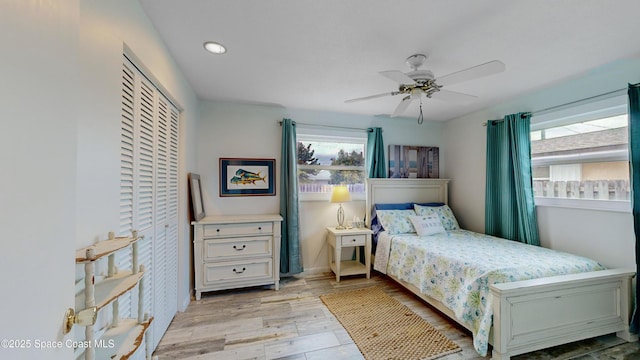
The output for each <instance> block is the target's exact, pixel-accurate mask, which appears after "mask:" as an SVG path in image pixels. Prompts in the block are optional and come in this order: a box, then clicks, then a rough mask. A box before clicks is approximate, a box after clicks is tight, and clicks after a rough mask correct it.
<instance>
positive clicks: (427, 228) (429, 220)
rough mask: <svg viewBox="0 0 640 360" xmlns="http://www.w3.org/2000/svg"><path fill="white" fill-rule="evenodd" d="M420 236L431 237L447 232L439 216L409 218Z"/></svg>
mask: <svg viewBox="0 0 640 360" xmlns="http://www.w3.org/2000/svg"><path fill="white" fill-rule="evenodd" d="M409 219H410V220H411V223H412V224H413V227H414V228H415V229H416V232H417V233H418V235H419V236H429V235H433V234H438V233H443V232H445V229H444V226H442V221H440V217H438V216H437V215H428V216H412V217H410V218H409Z"/></svg>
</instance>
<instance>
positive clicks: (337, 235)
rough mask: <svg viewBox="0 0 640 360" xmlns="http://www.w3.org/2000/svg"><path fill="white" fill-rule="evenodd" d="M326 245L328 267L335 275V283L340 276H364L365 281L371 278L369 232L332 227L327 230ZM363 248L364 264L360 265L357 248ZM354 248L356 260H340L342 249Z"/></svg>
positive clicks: (367, 230)
mask: <svg viewBox="0 0 640 360" xmlns="http://www.w3.org/2000/svg"><path fill="white" fill-rule="evenodd" d="M327 231H328V233H327V245H328V247H329V248H328V253H329V267H330V268H331V270H332V271H333V272H334V273H335V274H336V281H337V282H340V276H346V275H358V274H365V275H367V279H369V277H370V276H371V234H372V232H371V230H369V229H366V228H363V229H344V230H338V229H336V228H334V227H330V228H327ZM360 246H364V254H365V255H364V260H365V261H364V262H365V264H364V265H363V264H361V263H360V251H358V247H360ZM347 247H354V248H355V251H356V260H342V261H341V255H342V248H347Z"/></svg>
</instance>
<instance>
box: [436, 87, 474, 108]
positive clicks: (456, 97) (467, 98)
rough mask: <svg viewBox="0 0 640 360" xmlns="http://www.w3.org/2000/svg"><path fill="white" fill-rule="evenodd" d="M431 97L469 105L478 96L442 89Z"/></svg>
mask: <svg viewBox="0 0 640 360" xmlns="http://www.w3.org/2000/svg"><path fill="white" fill-rule="evenodd" d="M431 98H432V99H438V100H442V101H446V102H452V103H457V104H461V105H467V104H470V103H472V102H473V101H474V100H475V99H477V98H478V97H477V96H474V95H469V94H463V93H459V92H455V91H449V90H442V89H440V91H437V92H435V93H433V94H431Z"/></svg>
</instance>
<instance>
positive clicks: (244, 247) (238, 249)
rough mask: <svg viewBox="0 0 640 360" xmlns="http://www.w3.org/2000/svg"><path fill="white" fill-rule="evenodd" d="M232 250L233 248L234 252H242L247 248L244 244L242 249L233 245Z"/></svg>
mask: <svg viewBox="0 0 640 360" xmlns="http://www.w3.org/2000/svg"><path fill="white" fill-rule="evenodd" d="M233 248H234V249H236V251H242V250H244V249H246V248H247V245H246V244H245V245H242V247H241V248H238V247H237V246H236V245H233Z"/></svg>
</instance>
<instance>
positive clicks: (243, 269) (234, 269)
mask: <svg viewBox="0 0 640 360" xmlns="http://www.w3.org/2000/svg"><path fill="white" fill-rule="evenodd" d="M245 270H247V268H246V267H243V268H242V271H238V270H236V268H233V272H234V273H236V274H242V273H243V272H244V271H245Z"/></svg>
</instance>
